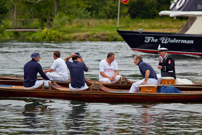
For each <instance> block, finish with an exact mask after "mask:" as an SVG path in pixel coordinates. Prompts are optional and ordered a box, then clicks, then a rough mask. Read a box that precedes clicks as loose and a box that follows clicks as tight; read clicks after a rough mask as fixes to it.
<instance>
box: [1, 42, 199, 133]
mask: <svg viewBox="0 0 202 135" xmlns="http://www.w3.org/2000/svg"><path fill="white" fill-rule="evenodd" d="M55 50H59V51H60V52H61V57H62V58H64V57H66V56H69V55H70V54H71V53H74V52H79V53H80V54H81V55H82V57H83V59H84V61H85V63H86V65H87V66H88V67H89V72H87V73H86V74H85V77H86V78H89V79H94V80H97V79H98V74H99V67H98V65H99V62H100V61H101V60H102V59H104V58H106V56H107V53H108V52H110V51H112V52H114V53H115V60H116V61H117V63H118V65H119V71H120V74H123V75H124V76H126V77H127V78H128V79H130V80H139V79H141V75H140V72H139V69H138V67H137V66H136V65H135V64H134V63H133V57H134V55H137V54H140V55H142V57H143V60H144V61H145V62H147V63H149V64H150V65H151V66H152V67H153V68H154V70H155V71H156V73H159V70H158V69H157V65H158V54H146V53H141V52H134V51H132V50H131V49H130V48H129V47H128V45H127V44H126V43H125V42H68V43H27V42H1V43H0V59H1V60H0V74H1V75H11V76H23V66H24V64H25V63H26V62H27V61H29V60H30V55H31V53H32V52H36V51H37V52H39V53H40V54H41V60H40V64H41V65H42V67H43V69H44V70H45V69H48V68H50V66H51V64H52V62H53V56H52V55H53V51H55ZM174 58H175V62H176V72H177V77H178V78H186V79H190V80H192V81H202V77H201V74H202V72H201V67H202V64H201V63H202V59H201V57H195V56H179V55H178V56H177V55H175V56H174ZM201 121H202V104H199V103H195V104H193V103H192V104H188V103H187V104H182V103H167V104H165V103H158V104H151V103H144V104H139V103H138V104H137V103H131V104H122V103H119V104H110V103H91V102H77V101H68V100H54V99H40V98H4V97H0V134H1V135H8V134H9V135H10V134H24V135H25V134H43V135H44V134H47V135H48V134H50V135H52V134H57V135H66V134H74V135H75V134H77V135H78V134H79V135H80V134H100V135H111V134H145V135H147V134H202V128H201V127H202V122H201Z"/></svg>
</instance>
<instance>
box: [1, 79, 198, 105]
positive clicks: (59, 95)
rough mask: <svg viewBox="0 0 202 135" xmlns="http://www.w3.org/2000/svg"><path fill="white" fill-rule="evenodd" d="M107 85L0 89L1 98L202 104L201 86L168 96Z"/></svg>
mask: <svg viewBox="0 0 202 135" xmlns="http://www.w3.org/2000/svg"><path fill="white" fill-rule="evenodd" d="M104 85H105V86H104ZM107 85H108V84H92V85H91V86H90V87H89V88H88V89H86V90H83V91H71V90H70V89H69V88H68V87H62V86H60V85H58V84H57V83H51V84H50V86H49V87H44V86H41V87H39V88H37V89H26V88H24V87H23V86H16V85H10V86H8V85H5V86H1V87H0V96H1V97H36V98H49V99H65V100H75V101H86V102H118V103H140V102H142V103H147V102H202V86H201V85H184V86H183V85H182V86H179V87H178V89H180V90H181V91H182V92H183V93H166V94H165V93H128V90H127V89H126V90H124V89H112V88H109V87H106V86H107ZM123 85H124V84H123ZM111 87H112V86H111Z"/></svg>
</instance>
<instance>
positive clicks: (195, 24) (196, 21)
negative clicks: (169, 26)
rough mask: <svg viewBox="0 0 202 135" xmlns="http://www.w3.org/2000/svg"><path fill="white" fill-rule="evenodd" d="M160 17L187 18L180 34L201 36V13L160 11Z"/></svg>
mask: <svg viewBox="0 0 202 135" xmlns="http://www.w3.org/2000/svg"><path fill="white" fill-rule="evenodd" d="M159 15H160V16H170V17H188V18H189V19H188V21H187V23H186V24H185V25H184V27H183V28H182V29H181V30H180V31H179V33H181V34H202V25H201V24H202V11H161V12H160V13H159Z"/></svg>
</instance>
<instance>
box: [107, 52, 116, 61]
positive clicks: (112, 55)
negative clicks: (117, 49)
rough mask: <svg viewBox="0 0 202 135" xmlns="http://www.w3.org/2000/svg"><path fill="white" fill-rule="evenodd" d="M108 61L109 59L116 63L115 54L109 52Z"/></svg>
mask: <svg viewBox="0 0 202 135" xmlns="http://www.w3.org/2000/svg"><path fill="white" fill-rule="evenodd" d="M107 59H108V60H109V61H110V62H112V61H114V59H115V54H114V53H113V52H109V53H108V54H107Z"/></svg>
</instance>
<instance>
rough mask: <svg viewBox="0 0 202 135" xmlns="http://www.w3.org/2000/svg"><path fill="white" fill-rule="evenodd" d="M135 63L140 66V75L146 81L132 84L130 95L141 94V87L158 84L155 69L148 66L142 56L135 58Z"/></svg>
mask: <svg viewBox="0 0 202 135" xmlns="http://www.w3.org/2000/svg"><path fill="white" fill-rule="evenodd" d="M134 63H135V64H136V65H138V66H139V69H140V73H141V74H142V77H143V78H144V79H142V80H140V81H137V82H135V83H133V84H132V86H131V88H130V90H129V93H135V92H140V89H139V85H141V84H142V85H145V84H157V76H156V73H155V71H154V69H153V68H152V67H151V66H150V65H149V64H148V63H145V62H143V60H142V57H141V56H140V55H136V56H135V57H134Z"/></svg>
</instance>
